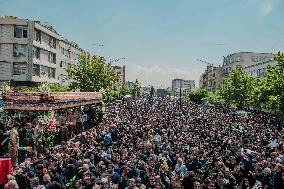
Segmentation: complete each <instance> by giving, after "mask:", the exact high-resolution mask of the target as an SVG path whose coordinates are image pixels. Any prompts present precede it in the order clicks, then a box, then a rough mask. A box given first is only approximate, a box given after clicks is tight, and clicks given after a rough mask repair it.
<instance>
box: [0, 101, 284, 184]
mask: <svg viewBox="0 0 284 189" xmlns="http://www.w3.org/2000/svg"><path fill="white" fill-rule="evenodd" d="M283 136H284V130H283V128H282V127H281V126H280V125H278V124H277V121H276V118H275V117H274V116H273V115H271V114H265V113H248V114H247V115H243V116H237V114H236V113H233V112H230V111H229V110H225V109H222V108H217V107H212V106H205V105H198V104H195V103H193V102H183V103H182V105H180V104H179V102H178V101H177V100H174V99H169V98H155V99H153V100H152V101H149V100H148V99H146V98H128V99H124V100H122V101H120V102H114V103H112V104H111V105H109V106H108V107H107V114H106V117H105V119H104V121H103V122H102V123H100V124H99V125H97V126H96V127H94V128H92V129H89V130H88V131H85V132H83V133H81V134H78V135H76V136H75V137H73V138H71V139H70V140H68V141H67V142H63V143H61V144H60V145H57V146H55V147H54V148H52V149H50V150H49V151H47V152H46V153H44V154H39V156H38V157H37V158H32V159H26V160H25V162H23V163H22V164H20V165H19V166H18V167H17V168H16V169H15V171H14V173H13V174H11V175H9V178H8V179H9V182H8V183H7V184H6V185H5V188H6V189H10V188H19V189H27V188H28V189H44V188H46V189H57V188H58V189H61V188H70V189H71V188H74V189H83V188H85V189H96V188H102V189H108V188H113V189H115V188H118V189H125V188H126V189H138V188H139V189H154V188H157V189H158V188H162V189H181V188H184V189H252V188H253V189H284V143H283Z"/></svg>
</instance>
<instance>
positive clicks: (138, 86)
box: [131, 79, 141, 97]
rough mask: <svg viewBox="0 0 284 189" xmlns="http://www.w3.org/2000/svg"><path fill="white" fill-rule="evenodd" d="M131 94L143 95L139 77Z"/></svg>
mask: <svg viewBox="0 0 284 189" xmlns="http://www.w3.org/2000/svg"><path fill="white" fill-rule="evenodd" d="M131 94H132V96H136V97H139V96H141V83H140V82H139V81H138V79H136V80H135V82H134V84H133V87H132V88H131Z"/></svg>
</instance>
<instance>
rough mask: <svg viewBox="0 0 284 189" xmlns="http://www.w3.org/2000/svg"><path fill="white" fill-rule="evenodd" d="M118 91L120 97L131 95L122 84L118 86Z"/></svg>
mask: <svg viewBox="0 0 284 189" xmlns="http://www.w3.org/2000/svg"><path fill="white" fill-rule="evenodd" d="M119 90H120V95H121V96H125V95H128V94H130V93H131V91H130V89H129V88H127V87H126V85H124V84H123V85H122V86H120V88H119Z"/></svg>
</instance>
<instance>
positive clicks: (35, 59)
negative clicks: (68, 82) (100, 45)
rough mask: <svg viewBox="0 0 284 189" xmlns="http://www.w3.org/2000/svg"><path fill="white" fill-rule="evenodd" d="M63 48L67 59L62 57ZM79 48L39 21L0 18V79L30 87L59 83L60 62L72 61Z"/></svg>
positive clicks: (61, 67) (60, 77) (62, 69)
mask: <svg viewBox="0 0 284 189" xmlns="http://www.w3.org/2000/svg"><path fill="white" fill-rule="evenodd" d="M62 48H65V49H66V51H64V53H65V54H67V56H68V58H70V61H69V60H67V59H65V58H64V57H63V51H62ZM81 52H82V49H80V48H78V46H77V45H72V43H70V42H67V41H66V40H64V39H63V38H62V37H61V36H60V35H59V34H58V33H57V32H56V31H55V30H54V29H53V28H52V27H51V26H47V25H44V24H41V23H40V22H39V21H30V20H27V19H18V18H15V17H2V18H0V81H12V82H11V83H12V85H16V86H21V85H28V86H33V85H37V84H38V83H41V82H47V83H57V84H62V78H63V76H62V75H66V72H65V69H64V68H65V65H64V63H63V62H66V64H68V63H70V64H71V63H72V64H75V63H76V59H77V57H78V55H79V54H80V53H81Z"/></svg>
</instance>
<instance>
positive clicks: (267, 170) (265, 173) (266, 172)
mask: <svg viewBox="0 0 284 189" xmlns="http://www.w3.org/2000/svg"><path fill="white" fill-rule="evenodd" d="M263 174H264V176H265V177H267V176H269V175H270V174H271V169H270V168H268V167H266V168H265V169H264V170H263Z"/></svg>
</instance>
